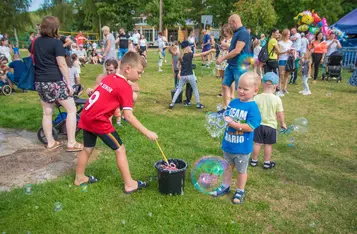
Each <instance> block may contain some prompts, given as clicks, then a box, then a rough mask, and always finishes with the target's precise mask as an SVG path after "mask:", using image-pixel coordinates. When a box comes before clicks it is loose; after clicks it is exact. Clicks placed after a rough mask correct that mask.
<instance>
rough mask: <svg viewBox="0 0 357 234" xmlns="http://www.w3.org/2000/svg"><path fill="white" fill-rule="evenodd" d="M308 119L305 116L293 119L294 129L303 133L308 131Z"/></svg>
mask: <svg viewBox="0 0 357 234" xmlns="http://www.w3.org/2000/svg"><path fill="white" fill-rule="evenodd" d="M308 125H309V121H308V120H307V119H306V118H305V117H298V118H296V119H295V120H294V122H293V126H294V131H295V132H297V133H299V134H303V133H307V132H308V130H309V129H308Z"/></svg>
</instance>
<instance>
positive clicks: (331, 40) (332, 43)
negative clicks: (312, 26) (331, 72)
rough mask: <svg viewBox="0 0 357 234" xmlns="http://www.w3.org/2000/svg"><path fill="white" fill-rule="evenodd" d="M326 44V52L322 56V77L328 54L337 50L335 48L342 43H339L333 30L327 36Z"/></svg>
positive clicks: (340, 46)
mask: <svg viewBox="0 0 357 234" xmlns="http://www.w3.org/2000/svg"><path fill="white" fill-rule="evenodd" d="M326 45H327V53H326V55H325V57H324V66H323V67H322V69H323V70H322V77H324V74H325V68H326V66H327V63H328V58H329V57H330V55H331V54H332V53H333V52H335V51H337V49H341V48H342V45H341V43H340V42H339V41H338V40H337V39H336V34H335V33H334V32H331V33H330V35H328V36H327V41H326Z"/></svg>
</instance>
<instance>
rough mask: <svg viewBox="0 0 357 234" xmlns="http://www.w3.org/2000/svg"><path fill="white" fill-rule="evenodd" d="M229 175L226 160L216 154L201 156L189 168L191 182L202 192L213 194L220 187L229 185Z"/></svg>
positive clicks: (230, 173) (230, 175)
mask: <svg viewBox="0 0 357 234" xmlns="http://www.w3.org/2000/svg"><path fill="white" fill-rule="evenodd" d="M231 177H232V170H231V168H230V166H229V164H228V162H227V161H226V160H224V159H223V158H221V157H217V156H203V157H202V158H200V159H198V160H197V161H196V162H195V163H194V165H193V167H192V170H191V180H192V183H193V185H194V186H195V188H196V189H197V190H198V191H200V192H201V193H203V194H210V195H214V194H215V193H216V192H217V191H218V190H220V189H221V188H226V187H229V181H230V179H231Z"/></svg>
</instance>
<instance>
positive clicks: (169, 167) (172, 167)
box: [155, 140, 177, 170]
mask: <svg viewBox="0 0 357 234" xmlns="http://www.w3.org/2000/svg"><path fill="white" fill-rule="evenodd" d="M155 142H156V145H157V147H159V150H160V152H161V154H162V156H163V157H164V161H165V162H166V164H167V165H162V168H163V169H164V170H177V168H176V165H175V163H169V161H168V160H167V158H166V156H165V154H164V151H162V149H161V147H160V145H159V142H158V141H157V140H155Z"/></svg>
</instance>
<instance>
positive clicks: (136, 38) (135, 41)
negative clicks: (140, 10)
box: [133, 29, 140, 47]
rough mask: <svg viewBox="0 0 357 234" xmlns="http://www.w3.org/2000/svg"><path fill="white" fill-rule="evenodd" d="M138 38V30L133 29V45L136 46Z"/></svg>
mask: <svg viewBox="0 0 357 234" xmlns="http://www.w3.org/2000/svg"><path fill="white" fill-rule="evenodd" d="M139 40H140V33H138V30H136V29H134V34H133V45H134V47H137V46H138V43H139Z"/></svg>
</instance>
